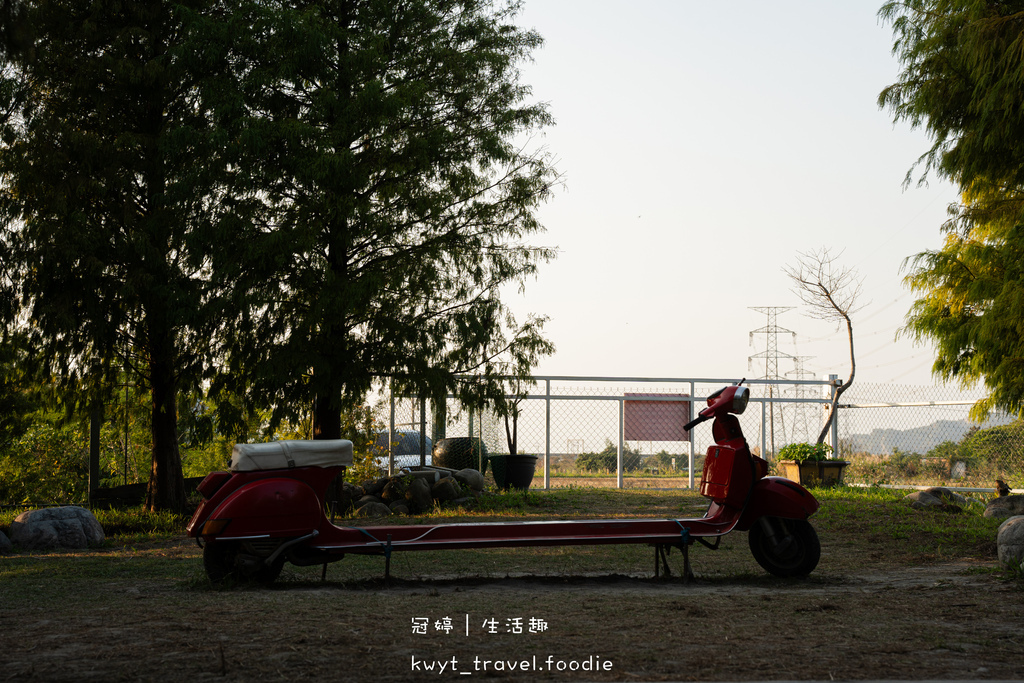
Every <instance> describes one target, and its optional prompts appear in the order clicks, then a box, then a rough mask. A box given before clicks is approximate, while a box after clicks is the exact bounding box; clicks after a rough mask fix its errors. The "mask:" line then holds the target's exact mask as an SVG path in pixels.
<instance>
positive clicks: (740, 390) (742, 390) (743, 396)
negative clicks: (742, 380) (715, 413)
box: [729, 387, 750, 415]
mask: <svg viewBox="0 0 1024 683" xmlns="http://www.w3.org/2000/svg"><path fill="white" fill-rule="evenodd" d="M749 401H750V389H748V388H747V387H736V392H735V393H734V394H733V395H732V410H730V411H729V412H730V413H735V414H736V415H739V414H740V413H742V412H743V411H744V410H746V409H747V403H748V402H749Z"/></svg>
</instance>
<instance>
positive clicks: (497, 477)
mask: <svg viewBox="0 0 1024 683" xmlns="http://www.w3.org/2000/svg"><path fill="white" fill-rule="evenodd" d="M490 461H491V469H492V470H493V472H494V483H495V484H497V485H498V488H499V489H502V490H505V489H519V490H520V491H525V490H527V489H529V488H530V484H532V483H533V473H534V470H536V469H537V456H536V455H492V456H491V457H490Z"/></svg>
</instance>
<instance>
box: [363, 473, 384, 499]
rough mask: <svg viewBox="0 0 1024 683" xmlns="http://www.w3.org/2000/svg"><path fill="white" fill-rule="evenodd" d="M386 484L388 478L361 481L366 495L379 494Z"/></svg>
mask: <svg viewBox="0 0 1024 683" xmlns="http://www.w3.org/2000/svg"><path fill="white" fill-rule="evenodd" d="M387 485H388V478H387V477H381V478H380V479H372V480H370V481H364V482H363V493H365V494H366V495H368V496H379V495H380V493H381V491H383V490H384V487H385V486H387Z"/></svg>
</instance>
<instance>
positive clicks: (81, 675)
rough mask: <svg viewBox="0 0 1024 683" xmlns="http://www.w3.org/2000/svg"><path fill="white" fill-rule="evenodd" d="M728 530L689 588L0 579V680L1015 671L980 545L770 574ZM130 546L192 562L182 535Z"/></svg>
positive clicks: (306, 578) (540, 580) (515, 582)
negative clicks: (15, 584) (34, 592)
mask: <svg viewBox="0 0 1024 683" xmlns="http://www.w3.org/2000/svg"><path fill="white" fill-rule="evenodd" d="M742 536H743V534H737V538H738V540H737V541H736V542H735V543H734V545H733V546H732V548H733V550H735V551H736V552H733V553H730V552H728V551H727V552H726V553H725V555H729V556H731V557H730V558H729V562H726V566H727V567H728V569H727V570H726V571H724V572H723V571H718V570H716V569H715V567H716V564H717V561H716V559H715V558H714V557H713V555H714V554H712V553H710V552H708V551H704V552H703V555H700V556H698V553H700V552H701V550H700V549H695V551H694V557H695V569H696V571H697V573H698V580H697V581H695V582H691V583H684V582H682V581H681V580H680V578H679V577H678V571H676V574H677V575H676V576H675V577H673V578H671V579H668V580H666V579H664V578H660V579H655V578H653V563H652V565H651V567H652V570H651V572H649V573H647V574H646V575H645V574H642V573H638V572H634V573H633V574H632V575H625V574H616V573H607V572H604V573H601V574H600V575H597V576H551V575H549V576H541V577H537V576H531V575H530V574H529V567H528V566H526V567H520V568H516V567H511V568H508V569H507V570H505V573H506V575H504V576H500V575H499V576H489V577H477V578H466V577H463V578H458V579H448V578H439V577H437V576H434V577H430V576H427V577H423V578H415V579H409V578H401V577H397V578H395V579H394V580H392V581H391V582H390V583H389V584H388V585H384V583H383V581H382V580H381V579H364V580H360V581H356V582H351V581H344V580H342V579H341V578H340V577H341V576H343V574H342V573H341V572H342V570H341V569H340V567H341V565H343V564H344V561H343V562H342V563H339V565H332V567H331V570H330V574H329V576H328V580H327V581H326V582H323V583H321V582H320V581H319V578H320V576H319V570H317V571H316V572H315V573H310V572H309V571H308V570H307V571H306V573H304V574H303V573H294V572H293V573H289V572H290V571H291V570H286V574H285V576H284V577H283V580H282V581H280V582H279V583H278V584H276V586H275V587H274V588H271V589H257V588H249V587H246V588H235V589H233V590H211V589H209V588H206V587H203V586H202V585H200V582H199V581H198V580H197V579H195V578H193V579H182V578H181V577H180V576H178V577H168V576H162V575H160V573H159V572H156V573H153V574H152V575H145V576H143V577H142V578H135V579H132V578H124V576H128V577H131V576H134V574H132V573H131V572H128V571H127V570H126V572H125V573H124V574H123V576H122V575H119V576H114V575H111V576H110V577H109V578H103V577H100V578H99V579H92V580H89V581H86V582H83V583H82V584H81V586H86V587H88V591H89V592H90V594H89V595H75V594H74V587H75V586H76V585H78V584H76V582H75V580H74V578H73V577H67V576H63V575H61V576H47V574H46V572H45V571H41V572H40V575H39V578H38V581H39V582H40V584H39V585H40V589H41V590H42V589H44V588H45V586H46V585H48V583H52V585H53V590H54V592H53V597H52V599H46V600H42V599H40V600H38V601H37V602H36V604H31V605H28V606H25V605H21V606H20V607H19V608H18V609H9V606H10V605H9V604H7V605H5V604H4V603H5V602H7V600H6V599H4V587H3V585H2V584H0V653H2V656H0V679H6V680H16V681H119V680H124V681H149V680H153V681H156V680H159V681H174V680H183V681H184V680H188V681H243V680H244V681H253V680H260V681H263V680H287V681H292V680H298V679H313V678H315V679H318V680H328V681H334V680H337V681H342V680H343V681H410V680H414V681H415V680H435V679H447V680H453V679H455V678H457V677H483V678H486V679H487V680H494V681H501V680H528V679H529V680H551V681H562V680H564V681H580V680H587V681H605V680H609V681H611V680H615V681H688V680H732V681H744V680H747V681H749V680H772V679H775V680H821V681H828V680H864V679H887V680H893V679H908V680H913V679H918V680H920V679H961V680H962V679H1004V680H1005V679H1024V591H1022V590H1021V588H1020V584H1019V582H1013V581H1007V580H1006V579H1005V577H1002V576H1001V575H1000V574H998V573H997V572H995V571H993V570H992V568H993V567H994V560H987V559H986V560H965V561H961V562H957V563H953V564H934V565H925V566H914V567H891V566H885V564H884V562H873V563H867V564H866V565H861V566H859V568H858V569H856V570H854V571H852V572H846V571H844V569H843V566H842V564H841V563H839V562H838V561H837V560H836V559H835V558H834V557H831V556H830V554H829V552H828V545H827V543H825V544H823V550H824V552H823V557H822V563H821V565H820V566H819V569H818V570H817V571H816V572H815V573H814V574H813V575H812V577H811V578H809V579H806V580H802V581H783V580H779V579H774V578H772V577H769V576H767V575H765V574H764V573H763V572H759V571H758V568H757V567H756V565H753V563H752V560H748V559H747V556H749V552H746V553H745V554H743V552H742V551H745V545H746V543H745V538H740V537H742ZM648 550H649V549H648ZM146 552H157V553H158V554H159V555H160V557H161V562H164V563H174V562H180V563H182V564H181V566H183V567H197V566H198V564H199V563H200V558H199V551H198V549H197V548H196V547H195V545H193V544H192V543H191V542H189V541H186V540H185V539H182V540H181V541H180V542H174V543H170V544H166V545H165V547H162V548H160V549H158V550H155V551H146ZM141 554H144V553H142V551H140V558H141ZM677 557H678V556H677ZM732 558H736V559H732ZM51 559H52V558H51ZM45 561H46V558H43V559H41V560H40V566H41V567H42V566H43V565H44V564H45ZM132 561H133V560H132V558H131V557H128V558H124V557H119V559H118V560H117V562H119V563H127V564H128V565H130V564H131V562H132ZM346 561H347V560H346ZM161 566H163V565H161ZM675 568H676V569H678V560H676V564H675ZM143 574H145V572H143ZM69 589H70V590H71V593H70V594H68V593H66V591H68V590H69Z"/></svg>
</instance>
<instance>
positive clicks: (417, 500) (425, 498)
mask: <svg viewBox="0 0 1024 683" xmlns="http://www.w3.org/2000/svg"><path fill="white" fill-rule="evenodd" d="M405 497H406V500H408V501H409V509H410V510H411V511H412V512H415V513H417V514H418V513H421V512H426V511H427V510H429V509H430V508H432V507H433V506H434V498H433V496H431V495H430V481H429V480H427V479H424V478H422V477H417V478H415V479H413V480H412V481H411V482H409V490H407V491H406V492H405Z"/></svg>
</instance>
